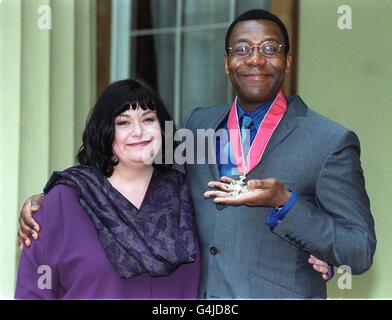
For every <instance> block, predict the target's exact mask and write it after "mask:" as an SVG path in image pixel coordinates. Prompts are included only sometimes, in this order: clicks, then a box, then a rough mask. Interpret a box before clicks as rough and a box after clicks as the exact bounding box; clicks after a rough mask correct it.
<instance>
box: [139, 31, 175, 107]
mask: <svg viewBox="0 0 392 320" xmlns="http://www.w3.org/2000/svg"><path fill="white" fill-rule="evenodd" d="M131 48H133V52H132V56H133V57H134V58H133V61H132V64H131V77H132V78H138V79H142V80H143V81H145V82H146V83H147V84H149V85H150V86H151V87H152V88H153V89H155V90H157V91H158V92H159V94H160V96H161V98H162V100H163V102H164V103H165V106H166V108H167V109H168V110H169V112H170V114H171V115H173V103H174V93H173V92H174V87H173V83H174V82H173V77H174V76H173V70H174V35H173V34H161V35H153V36H139V37H134V38H133V39H132V45H131Z"/></svg>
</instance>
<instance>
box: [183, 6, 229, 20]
mask: <svg viewBox="0 0 392 320" xmlns="http://www.w3.org/2000/svg"><path fill="white" fill-rule="evenodd" d="M229 11H230V1H228V0H213V1H212V0H185V1H184V25H185V26H193V25H200V24H210V23H222V22H228V21H229V20H230V16H229Z"/></svg>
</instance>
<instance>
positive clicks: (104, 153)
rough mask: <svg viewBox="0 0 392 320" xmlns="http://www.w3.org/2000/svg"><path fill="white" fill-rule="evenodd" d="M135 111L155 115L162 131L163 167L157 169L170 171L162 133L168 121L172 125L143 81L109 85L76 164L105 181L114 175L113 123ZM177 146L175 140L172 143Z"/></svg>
mask: <svg viewBox="0 0 392 320" xmlns="http://www.w3.org/2000/svg"><path fill="white" fill-rule="evenodd" d="M130 108H132V109H133V110H135V109H136V108H142V109H143V110H146V109H150V110H154V111H155V112H156V115H157V118H158V122H159V125H160V127H161V130H162V149H161V152H162V164H155V163H154V167H157V168H161V169H164V168H168V167H170V164H165V159H164V155H165V137H164V135H163V130H164V128H165V121H173V119H172V118H171V116H170V114H169V113H168V111H167V109H166V108H165V106H164V104H163V102H162V100H161V98H160V97H159V95H158V94H157V93H156V92H155V91H154V90H152V89H151V88H150V87H149V86H147V85H146V84H144V83H143V82H141V81H136V80H131V79H128V80H121V81H117V82H114V83H112V84H110V85H109V86H108V87H107V88H106V89H105V90H104V91H103V92H102V94H101V96H100V97H99V98H98V101H97V103H96V104H95V106H94V108H93V109H92V110H91V112H90V115H89V118H88V120H87V123H86V127H85V129H84V132H83V137H82V140H83V144H82V146H81V147H80V149H79V152H78V154H77V156H76V160H77V162H78V163H79V164H81V165H89V166H93V167H95V168H97V169H98V170H100V171H101V172H102V173H103V174H104V175H105V176H106V177H110V176H111V175H112V173H113V169H114V166H116V165H117V164H118V160H117V159H115V158H114V157H113V156H114V154H113V140H114V135H115V122H114V119H115V118H116V117H117V116H118V115H120V114H121V113H123V112H125V111H127V110H129V109H130ZM173 145H174V139H173Z"/></svg>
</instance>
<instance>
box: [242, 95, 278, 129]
mask: <svg viewBox="0 0 392 320" xmlns="http://www.w3.org/2000/svg"><path fill="white" fill-rule="evenodd" d="M272 102H273V101H268V102H267V103H265V104H263V105H262V106H261V107H259V108H257V109H256V110H254V111H252V112H246V111H245V110H244V109H243V108H242V107H241V105H240V103H239V102H238V99H237V104H236V107H237V115H238V119H239V120H240V119H241V118H242V117H243V116H244V115H247V116H248V117H250V118H252V120H253V123H254V127H255V128H256V129H258V128H259V126H260V124H261V122H262V121H263V119H264V117H265V115H266V114H267V112H268V110H269V108H270V107H271V105H272Z"/></svg>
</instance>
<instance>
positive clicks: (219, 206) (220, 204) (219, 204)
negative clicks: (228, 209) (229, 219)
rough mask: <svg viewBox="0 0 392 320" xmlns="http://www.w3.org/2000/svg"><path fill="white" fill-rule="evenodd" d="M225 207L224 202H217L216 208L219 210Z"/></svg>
mask: <svg viewBox="0 0 392 320" xmlns="http://www.w3.org/2000/svg"><path fill="white" fill-rule="evenodd" d="M224 207H225V205H224V204H222V203H217V204H216V208H217V209H218V210H223V209H224Z"/></svg>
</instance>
